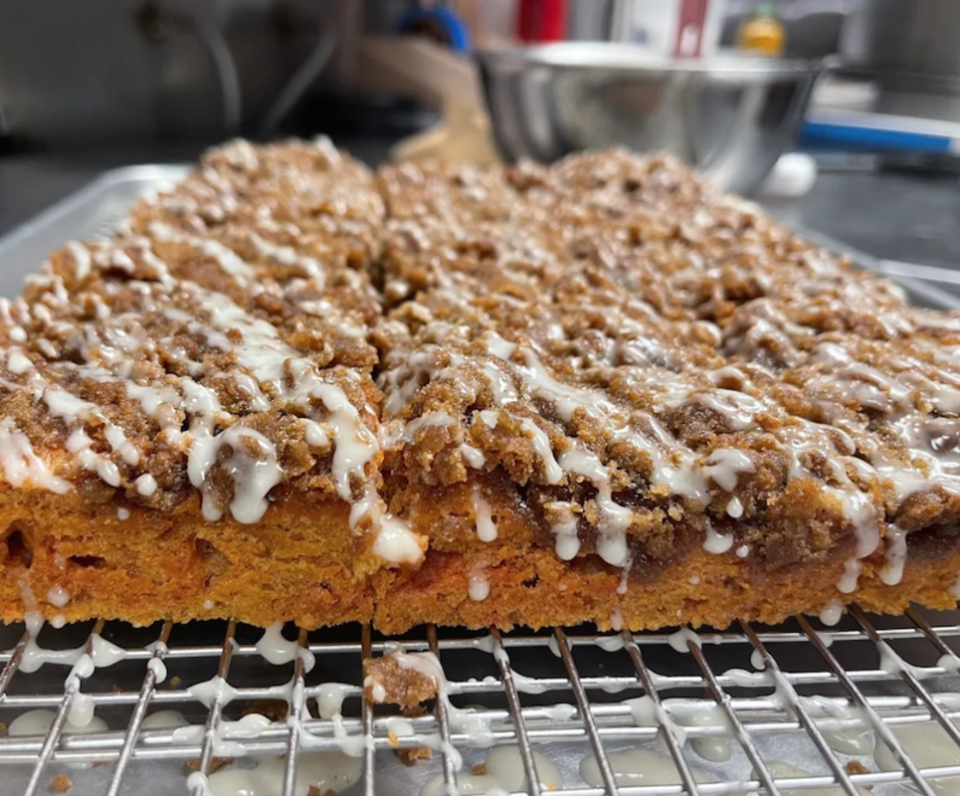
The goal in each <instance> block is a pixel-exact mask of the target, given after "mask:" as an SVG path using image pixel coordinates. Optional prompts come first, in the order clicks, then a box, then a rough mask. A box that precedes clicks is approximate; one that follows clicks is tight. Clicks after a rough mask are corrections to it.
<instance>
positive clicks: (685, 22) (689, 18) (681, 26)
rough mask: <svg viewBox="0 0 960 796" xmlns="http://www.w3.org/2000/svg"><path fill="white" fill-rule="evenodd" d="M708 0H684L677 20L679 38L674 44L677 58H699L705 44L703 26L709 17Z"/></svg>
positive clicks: (674, 53)
mask: <svg viewBox="0 0 960 796" xmlns="http://www.w3.org/2000/svg"><path fill="white" fill-rule="evenodd" d="M707 2H708V0H682V2H681V3H680V19H679V20H677V40H676V42H674V45H673V55H674V57H675V58H699V57H700V48H701V47H702V46H703V26H704V23H705V22H706V19H707Z"/></svg>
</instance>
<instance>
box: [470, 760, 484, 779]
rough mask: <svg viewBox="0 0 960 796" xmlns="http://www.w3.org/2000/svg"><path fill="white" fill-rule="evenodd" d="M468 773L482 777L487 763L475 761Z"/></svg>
mask: <svg viewBox="0 0 960 796" xmlns="http://www.w3.org/2000/svg"><path fill="white" fill-rule="evenodd" d="M470 773H471V774H473V776H475V777H482V776H483V775H484V774H486V773H487V764H486V763H477V764H476V765H475V766H473V767H472V768H471V769H470Z"/></svg>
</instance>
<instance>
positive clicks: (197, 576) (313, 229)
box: [0, 142, 421, 627]
mask: <svg viewBox="0 0 960 796" xmlns="http://www.w3.org/2000/svg"><path fill="white" fill-rule="evenodd" d="M372 185H373V181H372V177H371V175H370V174H369V173H368V172H367V171H366V170H365V169H364V168H363V167H362V166H360V165H359V164H356V163H354V162H352V161H349V160H348V159H347V158H346V157H345V156H341V155H340V154H339V153H337V152H336V151H334V150H331V149H330V148H329V147H328V146H326V145H323V144H318V145H300V144H290V145H283V146H277V147H266V148H257V149H254V148H253V147H251V146H250V145H248V144H245V143H242V142H240V143H236V144H232V145H229V146H228V147H226V148H225V149H223V150H220V151H216V152H214V153H212V154H211V155H210V156H209V157H208V158H207V159H206V160H205V162H204V163H203V164H202V166H201V168H200V169H199V170H198V171H197V172H196V173H195V174H194V175H192V176H191V177H190V178H188V179H187V180H186V181H185V182H184V183H183V184H182V185H180V186H178V187H177V188H176V189H175V190H174V191H173V192H172V193H170V194H168V195H165V196H161V197H159V198H157V199H155V200H153V201H150V202H145V203H141V204H140V205H139V206H138V207H137V208H136V209H135V210H134V212H133V214H132V216H131V219H130V223H129V224H128V225H127V229H126V230H125V231H124V233H123V234H121V235H120V236H119V237H117V238H116V239H114V240H111V241H109V242H107V243H100V244H92V243H91V244H82V243H71V244H69V245H68V246H66V247H65V248H63V249H61V250H59V251H56V252H54V253H53V254H52V255H51V257H50V261H49V263H48V264H47V265H46V266H45V267H44V269H43V271H42V273H41V274H40V275H39V276H37V277H35V278H33V279H31V280H30V282H29V284H28V286H27V289H26V291H25V293H24V295H23V297H22V298H21V299H18V300H17V301H14V302H3V303H2V305H0V339H2V342H3V346H4V349H3V356H2V358H0V369H2V371H3V372H2V374H0V378H2V380H3V381H2V385H3V387H4V389H3V391H2V394H0V464H2V467H3V471H4V475H5V480H6V483H5V484H4V488H3V490H2V491H0V503H2V507H3V515H4V517H5V520H4V529H3V532H2V535H0V536H2V538H3V540H4V541H5V546H4V547H3V548H2V550H3V551H4V554H5V555H4V558H3V560H2V573H3V577H2V578H0V606H2V609H3V611H2V615H3V618H4V619H5V620H7V621H10V620H12V619H16V618H19V617H21V616H23V614H24V611H41V612H43V613H44V614H45V615H46V616H48V617H54V616H57V617H59V618H61V619H66V620H79V619H84V618H88V617H93V616H100V617H105V618H119V619H125V620H129V621H133V622H141V623H147V622H152V621H154V620H156V619H157V618H161V617H163V618H172V619H176V620H189V619H193V618H203V617H220V616H234V617H237V618H239V619H242V620H244V621H248V622H252V623H254V624H269V623H270V622H273V621H276V620H278V619H293V620H296V621H298V622H300V623H301V624H302V625H304V626H308V627H309V626H318V625H323V624H332V623H337V622H344V621H349V620H363V619H368V618H369V616H370V615H371V612H372V590H371V588H370V586H369V581H368V574H369V572H370V571H371V570H374V569H376V568H378V567H379V566H384V565H396V564H398V563H400V562H403V561H407V560H413V561H416V560H418V559H419V558H420V556H421V550H420V546H419V540H418V539H417V538H416V537H414V536H412V535H411V534H410V533H409V532H408V531H407V530H406V529H405V528H404V527H403V526H402V524H400V523H399V522H397V521H394V520H392V518H390V517H389V516H387V515H385V513H384V507H383V501H382V499H381V498H380V496H379V489H380V486H381V476H380V469H379V465H380V461H381V458H382V454H381V448H380V433H381V432H380V426H379V419H378V415H379V411H380V393H379V391H378V390H377V388H376V387H375V385H374V383H373V379H372V376H371V373H372V371H373V368H374V367H375V365H376V362H377V353H376V350H375V349H374V348H373V346H372V345H371V344H370V343H369V342H368V340H367V337H368V334H369V329H370V326H371V324H373V323H374V322H375V321H376V319H377V317H378V315H379V304H378V301H377V297H376V291H375V290H374V289H373V287H372V286H371V283H370V279H369V276H368V264H369V263H370V262H371V261H372V260H373V259H374V258H375V257H376V252H377V249H376V237H375V232H376V229H377V227H378V225H379V224H380V223H381V222H382V204H381V202H380V201H379V195H378V194H377V192H376V191H375V190H374V189H373V187H372Z"/></svg>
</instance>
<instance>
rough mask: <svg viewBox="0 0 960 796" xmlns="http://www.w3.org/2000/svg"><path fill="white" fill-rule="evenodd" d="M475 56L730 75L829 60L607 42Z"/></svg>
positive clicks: (790, 70)
mask: <svg viewBox="0 0 960 796" xmlns="http://www.w3.org/2000/svg"><path fill="white" fill-rule="evenodd" d="M476 55H477V57H478V58H479V59H480V60H481V61H482V62H486V63H491V64H492V62H496V61H501V60H511V61H514V62H516V61H518V60H519V61H521V62H523V63H528V64H534V65H540V66H554V67H572V68H577V69H585V70H590V69H606V70H615V71H625V72H631V71H643V72H647V71H649V72H654V71H661V72H680V73H690V74H706V75H717V76H729V77H733V76H744V77H764V76H766V77H773V76H782V75H810V74H816V73H818V72H821V71H823V70H824V69H825V68H828V64H829V59H820V60H804V59H799V58H791V59H780V58H769V57H766V56H760V55H743V54H738V53H735V52H733V51H731V52H730V53H729V54H728V53H722V54H719V55H712V56H707V57H698V58H675V57H673V56H665V55H658V54H656V53H651V52H649V51H648V50H645V49H644V48H643V47H642V46H640V45H636V44H627V43H619V42H603V41H595V42H560V43H556V44H539V45H533V46H529V47H502V48H491V49H482V50H477V51H476Z"/></svg>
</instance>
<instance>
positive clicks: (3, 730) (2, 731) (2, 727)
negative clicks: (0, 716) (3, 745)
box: [0, 721, 7, 737]
mask: <svg viewBox="0 0 960 796" xmlns="http://www.w3.org/2000/svg"><path fill="white" fill-rule="evenodd" d="M6 734H7V725H6V724H4V723H3V722H2V721H0V737H2V736H4V735H6Z"/></svg>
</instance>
